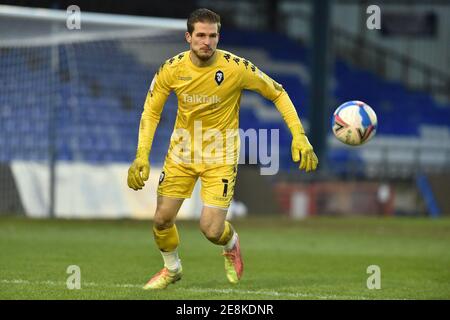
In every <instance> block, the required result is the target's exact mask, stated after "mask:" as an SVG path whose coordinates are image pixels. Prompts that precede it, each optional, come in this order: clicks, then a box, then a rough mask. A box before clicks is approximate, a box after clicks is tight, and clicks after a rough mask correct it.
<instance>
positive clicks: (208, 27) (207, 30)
mask: <svg viewBox="0 0 450 320" xmlns="http://www.w3.org/2000/svg"><path fill="white" fill-rule="evenodd" d="M186 41H187V42H188V43H189V44H190V47H191V51H192V52H193V53H194V54H195V55H196V56H197V57H198V58H199V59H200V60H203V61H206V60H208V59H209V58H211V57H212V55H213V54H214V52H215V51H216V48H217V43H218V42H219V33H218V32H217V23H209V22H196V23H194V31H193V32H192V35H191V34H189V32H186Z"/></svg>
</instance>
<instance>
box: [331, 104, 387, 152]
mask: <svg viewBox="0 0 450 320" xmlns="http://www.w3.org/2000/svg"><path fill="white" fill-rule="evenodd" d="M377 124H378V120H377V115H376V113H375V111H373V109H372V108H371V107H370V106H369V105H368V104H366V103H364V102H362V101H348V102H345V103H343V104H341V105H340V106H339V107H338V108H337V109H336V111H334V113H333V117H332V118H331V128H332V130H333V133H334V135H335V136H336V138H337V139H338V140H339V141H341V142H343V143H345V144H347V145H350V146H359V145H362V144H364V143H366V142H368V141H369V140H370V139H372V138H373V136H374V135H375V133H376V131H377Z"/></svg>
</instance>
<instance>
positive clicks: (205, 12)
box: [187, 8, 220, 34]
mask: <svg viewBox="0 0 450 320" xmlns="http://www.w3.org/2000/svg"><path fill="white" fill-rule="evenodd" d="M196 22H209V23H217V32H219V31H220V16H219V15H218V14H217V13H215V12H213V11H211V10H209V9H206V8H201V9H197V10H195V11H194V12H192V13H191V14H190V16H189V19H188V21H187V30H188V32H189V33H190V34H192V32H194V24H195V23H196Z"/></svg>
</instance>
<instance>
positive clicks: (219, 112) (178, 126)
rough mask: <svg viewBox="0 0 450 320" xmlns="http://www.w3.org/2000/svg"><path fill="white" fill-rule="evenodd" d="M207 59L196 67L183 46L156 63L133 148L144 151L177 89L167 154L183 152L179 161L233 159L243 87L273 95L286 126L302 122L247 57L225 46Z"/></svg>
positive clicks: (281, 92) (284, 95)
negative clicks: (160, 63)
mask: <svg viewBox="0 0 450 320" xmlns="http://www.w3.org/2000/svg"><path fill="white" fill-rule="evenodd" d="M211 59H213V60H212V61H211V63H210V64H209V65H208V66H206V67H198V66H196V65H194V64H193V62H192V61H191V59H190V56H189V51H186V52H182V53H180V54H178V55H176V56H174V57H173V58H171V59H169V60H167V61H165V62H164V63H163V64H162V65H161V67H160V68H159V70H158V72H157V73H156V75H155V77H154V78H153V81H152V83H151V85H150V90H149V92H148V94H147V98H146V101H145V105H144V111H143V113H142V117H141V124H140V130H139V143H138V154H139V153H141V154H144V155H145V154H146V155H147V156H148V153H149V152H150V149H151V145H152V141H153V137H154V133H155V129H156V126H157V124H158V122H159V120H160V115H161V112H162V110H163V107H164V104H165V102H166V100H167V97H168V96H169V94H170V92H171V91H174V92H175V93H176V96H177V99H178V112H177V117H176V122H175V127H174V132H173V134H172V138H171V142H170V147H169V152H168V156H171V157H173V158H176V159H178V160H179V161H181V158H180V154H182V155H183V156H182V158H183V160H182V161H184V162H187V163H195V162H198V161H208V159H209V160H211V159H213V158H214V161H216V162H217V161H221V160H223V161H226V162H227V163H237V161H238V155H239V134H238V131H237V129H238V128H239V107H240V101H241V96H242V91H243V90H252V91H255V92H258V93H259V94H261V95H262V96H263V97H265V98H267V99H269V100H271V101H273V103H274V104H275V106H276V107H277V109H278V110H279V112H280V113H281V115H282V116H283V119H284V121H285V122H286V124H287V126H288V127H289V128H292V127H293V126H295V125H301V123H300V120H299V118H298V115H297V112H296V110H295V107H294V106H293V104H292V102H291V100H290V98H289V96H288V95H287V93H286V92H285V90H284V89H283V87H282V86H281V85H280V84H278V83H277V82H276V81H274V80H273V79H271V78H270V77H269V76H267V75H266V74H265V73H264V72H262V71H261V70H259V69H258V68H257V67H256V66H255V65H254V64H252V63H251V62H250V61H248V60H246V59H244V58H241V57H238V56H236V55H234V54H232V53H230V52H227V51H224V50H216V52H215V54H214V56H213V57H212V58H211ZM186 137H188V138H186ZM189 138H190V141H187V140H189ZM230 139H231V141H230Z"/></svg>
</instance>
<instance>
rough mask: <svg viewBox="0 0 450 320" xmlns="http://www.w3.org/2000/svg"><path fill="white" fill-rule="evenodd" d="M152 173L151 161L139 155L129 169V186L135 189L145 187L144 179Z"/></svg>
mask: <svg viewBox="0 0 450 320" xmlns="http://www.w3.org/2000/svg"><path fill="white" fill-rule="evenodd" d="M149 174H150V163H149V161H148V159H145V158H140V157H137V158H136V159H135V160H134V161H133V163H132V164H131V166H130V168H129V169H128V179H127V183H128V186H129V187H130V188H131V189H133V190H140V189H142V188H143V187H144V185H145V183H144V181H147V180H148V177H149Z"/></svg>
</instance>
